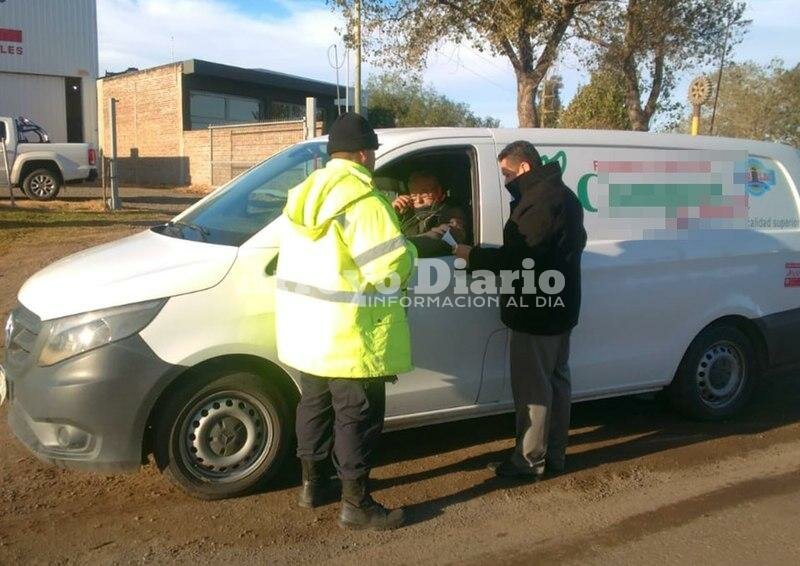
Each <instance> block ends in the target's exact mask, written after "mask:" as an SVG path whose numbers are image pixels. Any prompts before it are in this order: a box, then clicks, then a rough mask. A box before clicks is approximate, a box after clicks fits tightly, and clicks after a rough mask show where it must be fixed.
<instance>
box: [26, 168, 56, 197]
mask: <svg viewBox="0 0 800 566" xmlns="http://www.w3.org/2000/svg"><path fill="white" fill-rule="evenodd" d="M22 190H23V191H24V192H25V194H26V195H28V198H30V199H32V200H53V199H54V198H56V197H57V196H58V192H59V191H60V190H61V176H60V175H58V174H57V173H55V172H53V171H51V170H50V169H44V168H42V169H34V170H33V171H31V172H30V173H28V175H27V176H26V177H25V179H24V180H23V181H22Z"/></svg>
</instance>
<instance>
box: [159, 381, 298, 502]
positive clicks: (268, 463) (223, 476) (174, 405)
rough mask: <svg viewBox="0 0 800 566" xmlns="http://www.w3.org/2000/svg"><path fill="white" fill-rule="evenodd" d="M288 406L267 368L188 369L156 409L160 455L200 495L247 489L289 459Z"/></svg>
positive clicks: (169, 471) (178, 481) (167, 469)
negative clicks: (188, 373) (200, 372)
mask: <svg viewBox="0 0 800 566" xmlns="http://www.w3.org/2000/svg"><path fill="white" fill-rule="evenodd" d="M288 414H289V412H288V409H287V404H286V401H285V399H284V397H283V395H281V392H280V390H279V389H278V388H277V387H275V386H274V385H273V384H272V383H270V382H269V381H267V378H266V377H264V376H260V375H257V374H255V373H251V372H248V371H228V372H225V371H220V372H218V373H216V374H213V373H212V374H203V375H195V376H191V378H190V379H189V380H187V381H186V382H185V383H184V384H183V385H182V386H181V387H179V388H178V389H177V390H175V391H174V392H173V393H172V394H171V395H170V396H169V398H167V399H166V400H165V402H164V404H163V405H162V408H161V410H160V412H159V415H158V418H157V420H156V424H155V427H154V428H155V430H154V433H155V435H154V446H153V448H154V453H155V458H156V463H157V464H158V466H159V468H161V470H162V471H164V473H165V474H166V475H167V476H168V477H169V478H170V480H171V481H172V482H173V483H174V484H175V485H177V486H178V487H180V488H181V489H183V490H184V491H186V492H187V493H188V494H189V495H191V496H193V497H196V498H198V499H225V498H228V497H237V496H240V495H244V494H247V493H249V492H251V491H253V490H254V489H256V488H257V487H259V486H261V485H262V484H265V483H266V482H267V481H269V479H270V478H271V477H272V476H273V475H274V474H275V473H276V472H277V471H278V470H279V469H280V467H281V466H282V464H283V463H284V461H285V460H286V454H287V452H288V448H289V445H290V437H291V424H290V420H289V418H288ZM195 433H202V434H195ZM259 433H260V436H259ZM204 456H205V458H204Z"/></svg>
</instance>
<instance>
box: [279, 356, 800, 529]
mask: <svg viewBox="0 0 800 566" xmlns="http://www.w3.org/2000/svg"><path fill="white" fill-rule="evenodd" d="M765 381H766V382H765V383H763V384H762V386H761V388H760V389H759V390H758V391H757V392H756V396H755V398H754V399H753V401H752V402H751V404H750V405H749V406H748V407H747V408H746V409H745V410H744V411H743V413H742V414H741V415H739V416H738V417H736V418H734V419H730V420H728V421H723V422H698V421H692V420H688V419H686V418H684V417H682V416H681V415H679V414H677V413H676V412H675V411H673V410H672V409H671V407H670V406H669V405H668V404H667V403H666V402H664V401H663V400H662V399H660V398H656V399H646V398H642V397H621V398H617V399H606V400H600V401H591V402H585V403H578V404H575V405H573V409H572V426H571V429H572V430H573V431H575V430H580V429H587V428H588V429H590V430H587V431H582V432H579V433H578V432H573V433H571V434H570V446H571V447H572V448H573V449H575V448H577V449H579V451H576V452H573V453H572V454H570V455H569V457H568V470H567V473H568V474H573V473H576V472H579V471H581V470H586V469H590V468H595V467H597V466H601V465H604V464H610V463H615V462H623V461H627V460H632V459H636V458H641V457H643V456H647V455H650V454H654V453H657V452H662V451H666V450H671V449H675V448H680V447H685V446H690V445H693V444H697V443H701V442H705V441H709V440H713V439H718V438H723V437H727V436H734V435H757V434H760V433H763V432H766V431H768V430H772V429H776V428H779V427H782V426H785V425H788V424H792V423H796V422H798V421H800V403H798V399H800V379H797V374H796V372H794V373H792V374H782V375H779V376H773V377H771V378H770V379H769V380H765ZM513 436H514V418H513V416H512V415H499V416H492V417H484V418H480V419H473V420H467V421H459V422H455V423H447V424H442V425H435V426H429V427H422V428H417V429H410V430H404V431H398V432H391V433H387V434H386V435H384V436H383V438H382V439H381V446H380V449H379V451H380V453H379V455H378V456H377V461H376V464H377V465H378V466H380V465H386V464H391V463H395V462H402V461H406V460H414V459H418V458H424V457H428V456H433V455H435V454H438V453H444V452H452V451H457V450H459V449H464V448H469V447H471V446H477V445H480V444H484V443H489V442H493V441H497V440H508V439H512V438H513ZM619 439H627V440H622V441H619ZM615 441H616V442H615ZM595 444H599V445H600V446H597V447H591V448H588V449H583V450H581V447H586V446H590V445H595ZM603 444H607V445H605V446H603ZM506 455H507V452H506V451H491V452H487V453H484V454H480V455H477V456H473V457H470V458H466V459H464V460H461V461H458V462H454V463H450V464H447V465H444V466H440V467H437V468H429V469H425V470H422V471H419V472H414V473H410V474H406V475H401V476H395V477H392V478H385V479H375V480H373V481H372V487H373V488H374V489H376V490H377V489H386V488H391V487H396V486H401V485H406V484H412V483H415V482H420V481H424V480H427V479H432V478H436V477H440V476H444V475H447V474H451V473H457V472H463V471H471V470H480V469H484V468H486V466H487V465H488V464H489V463H490V462H494V461H498V460H501V459H503V458H504V457H505V456H506ZM290 468H291V469H287V470H285V471H284V472H283V473H282V474H281V476H282V480H281V481H279V482H277V484H279V485H280V487H279V485H273V486H271V487H275V488H279V489H283V488H286V487H288V486H291V485H297V483H298V481H297V478H298V477H299V466H297V465H296V464H293V465H292V466H290ZM545 481H546V480H545ZM516 485H519V483H518V482H516V481H514V480H507V479H500V478H495V477H491V478H490V479H487V480H486V481H484V482H482V483H480V484H478V485H475V486H472V487H470V488H468V489H465V490H462V491H459V492H457V493H453V494H451V495H447V496H445V497H440V498H437V499H433V500H429V501H425V502H422V503H419V504H416V505H412V506H410V507H409V508H407V511H408V512H409V515H410V517H411V522H412V523H418V522H424V521H427V520H429V519H432V518H433V517H436V516H438V515H440V514H441V513H442V512H443V511H444V510H445V509H446V508H447V507H449V506H451V505H456V504H459V503H463V502H466V501H469V500H471V499H474V498H479V497H482V496H484V495H486V494H488V493H491V492H493V491H495V490H498V489H505V488H509V487H514V486H516Z"/></svg>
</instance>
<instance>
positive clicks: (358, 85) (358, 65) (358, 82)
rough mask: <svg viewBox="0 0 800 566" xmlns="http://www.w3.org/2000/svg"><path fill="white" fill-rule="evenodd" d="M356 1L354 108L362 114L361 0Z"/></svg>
mask: <svg viewBox="0 0 800 566" xmlns="http://www.w3.org/2000/svg"><path fill="white" fill-rule="evenodd" d="M355 2H356V22H355V43H356V64H355V69H354V70H355V83H356V84H355V91H354V93H353V107H354V108H353V110H355V112H356V113H357V114H361V0H355Z"/></svg>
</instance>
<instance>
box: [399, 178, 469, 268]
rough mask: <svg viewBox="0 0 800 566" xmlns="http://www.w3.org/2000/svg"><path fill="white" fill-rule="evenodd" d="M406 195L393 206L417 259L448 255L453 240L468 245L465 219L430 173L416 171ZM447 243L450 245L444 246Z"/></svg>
mask: <svg viewBox="0 0 800 566" xmlns="http://www.w3.org/2000/svg"><path fill="white" fill-rule="evenodd" d="M408 190H409V194H406V195H400V196H398V197H397V198H396V199H394V201H393V202H392V206H393V207H394V209H395V211H396V212H397V215H398V217H399V219H400V224H401V228H402V231H403V234H405V235H406V236H408V238H409V239H410V240H411V241H412V242H413V243H414V245H415V246H416V247H417V249H418V251H419V255H420V257H432V256H441V255H448V254H450V253H451V251H452V241H451V240H450V238H445V239H444V240H443V239H442V238H443V237H445V234H446V233H448V232H449V234H450V237H451V238H452V240H455V242H456V243H458V244H461V243H465V242H466V241H467V228H466V222H467V215H466V213H465V212H464V209H463V208H462V207H461V206H459V205H457V204H455V203H454V202H453V201H452V200H451V199H450V198H449V197H448V196H447V194H446V193H445V190H444V188H442V185H441V183H440V182H439V179H438V178H437V177H436V175H434V174H433V173H431V172H430V171H415V172H414V173H412V174H411V175H410V176H409V178H408ZM448 241H450V243H447V242H448Z"/></svg>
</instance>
